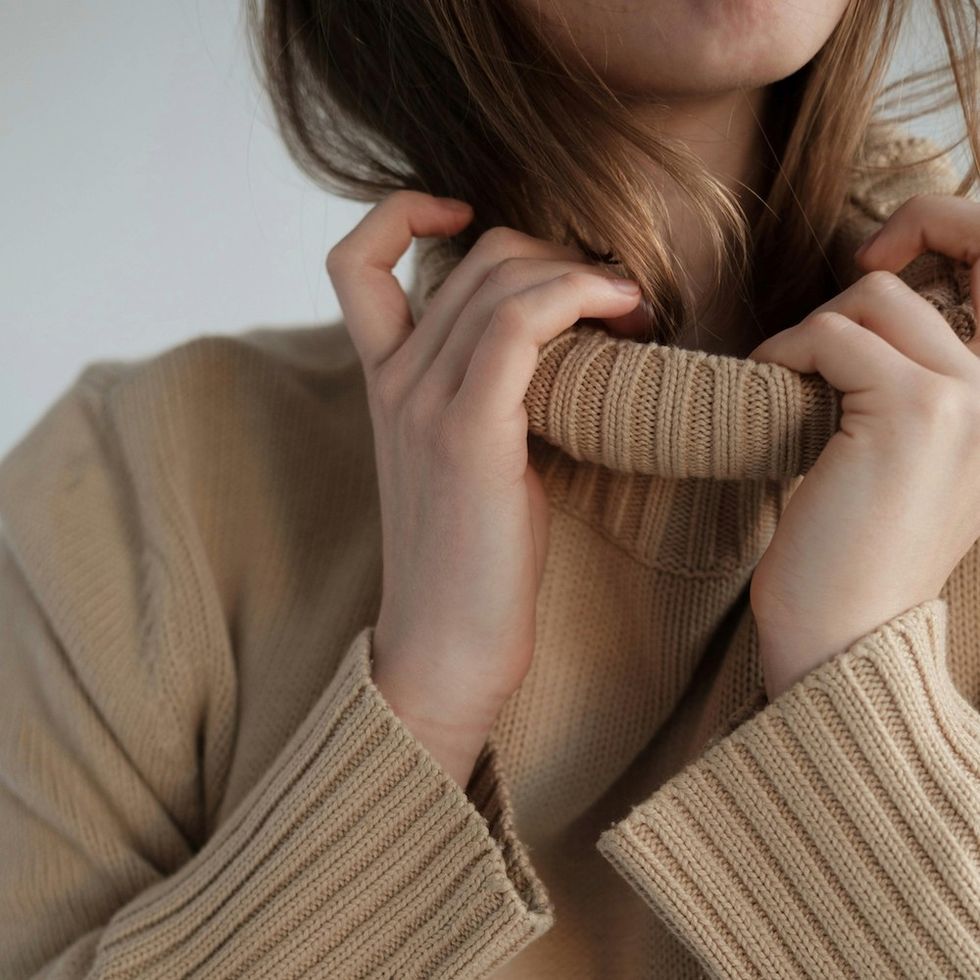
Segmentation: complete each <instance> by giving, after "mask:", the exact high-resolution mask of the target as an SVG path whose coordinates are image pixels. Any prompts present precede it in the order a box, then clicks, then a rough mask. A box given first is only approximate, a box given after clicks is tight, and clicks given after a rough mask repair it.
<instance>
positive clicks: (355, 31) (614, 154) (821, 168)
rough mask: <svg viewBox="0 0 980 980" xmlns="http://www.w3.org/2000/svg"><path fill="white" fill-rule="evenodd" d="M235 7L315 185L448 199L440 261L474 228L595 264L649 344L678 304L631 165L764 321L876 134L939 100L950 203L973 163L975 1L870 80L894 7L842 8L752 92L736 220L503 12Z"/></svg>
mask: <svg viewBox="0 0 980 980" xmlns="http://www.w3.org/2000/svg"><path fill="white" fill-rule="evenodd" d="M246 3H247V20H248V28H249V39H250V44H251V52H252V56H253V61H254V63H255V65H256V68H257V70H258V72H259V75H260V77H261V79H262V81H263V83H264V85H265V87H266V88H267V90H268V92H269V94H270V96H271V99H272V104H273V107H274V110H275V114H276V119H277V122H278V125H279V128H280V131H281V133H282V135H283V137H284V139H285V141H286V145H287V147H288V148H289V151H290V153H291V154H292V156H293V158H294V159H295V160H296V162H297V163H298V165H299V166H300V167H301V169H302V170H303V171H304V172H305V173H307V174H308V175H310V176H311V177H312V178H313V179H314V180H315V181H316V182H317V183H318V184H319V185H320V186H322V187H324V188H325V189H327V190H328V191H330V192H331V193H334V194H338V195H340V196H342V197H347V198H350V199H353V200H360V201H368V202H374V201H378V200H380V199H381V198H383V197H385V196H387V194H389V193H390V192H391V191H394V190H398V189H401V188H409V189H415V190H421V191H425V192H427V193H431V194H436V195H441V196H450V197H456V198H461V199H462V200H465V201H468V202H469V203H470V204H472V205H473V207H474V209H475V218H474V220H473V222H471V223H470V224H469V225H468V226H467V227H466V229H465V230H464V231H463V232H461V233H460V234H459V235H458V236H456V238H455V239H454V240H453V241H452V242H451V243H450V244H451V247H452V248H453V249H454V251H455V254H457V255H458V256H461V255H462V254H464V253H465V252H466V251H468V250H469V248H471V247H472V245H473V243H474V242H475V240H476V238H477V237H478V236H479V235H480V234H481V233H482V232H483V231H485V230H487V229H488V228H490V227H493V226H494V225H509V226H510V227H513V228H517V229H519V230H521V231H524V232H526V233H527V234H530V235H534V236H536V237H541V238H546V239H550V240H553V241H556V242H562V243H574V244H577V245H579V247H581V248H582V249H583V250H584V251H585V252H586V254H587V255H590V256H592V257H594V258H601V257H602V256H606V257H610V256H615V257H616V258H617V260H618V261H619V262H621V263H622V266H623V269H624V271H625V272H626V274H628V275H629V276H631V277H632V278H635V279H636V280H637V281H638V282H639V283H640V285H641V288H642V290H643V295H644V298H645V301H646V302H647V303H648V304H649V311H650V315H651V320H652V322H654V323H656V325H657V326H656V328H655V332H656V336H654V337H651V338H650V339H655V340H657V341H658V342H661V343H665V342H670V341H671V340H672V339H673V338H674V337H676V336H677V335H678V334H679V333H680V331H681V330H682V329H683V328H684V326H685V324H686V323H687V321H688V317H689V316H690V309H689V304H688V303H687V300H686V299H685V294H684V290H683V288H682V283H681V281H680V278H679V273H678V270H677V268H676V263H673V262H672V260H671V250H670V244H669V241H668V240H667V237H666V235H664V234H663V233H662V232H661V231H660V230H659V229H662V228H663V226H664V221H663V216H664V213H665V204H664V199H663V197H662V195H661V194H660V193H659V192H658V191H657V190H656V189H654V188H652V187H651V183H650V181H649V179H645V178H644V172H643V168H641V167H639V166H637V165H636V161H638V160H640V159H643V160H644V161H645V163H646V164H647V166H649V164H650V163H652V164H653V166H654V167H655V168H659V171H660V172H661V173H662V174H663V175H664V177H665V178H667V179H668V180H670V181H672V182H673V184H674V185H676V187H677V188H678V189H679V190H680V192H681V193H682V194H683V195H684V197H685V199H686V200H687V201H689V202H690V205H691V207H692V208H693V209H694V212H695V214H696V215H697V216H698V217H699V218H700V219H702V220H703V226H704V228H705V229H706V231H707V233H708V234H709V236H710V242H711V245H712V251H713V254H714V256H715V270H716V275H715V278H716V281H717V282H722V281H724V279H725V277H728V276H733V277H734V280H733V281H736V282H738V283H739V284H740V288H741V289H743V290H749V291H750V290H751V289H752V283H753V280H754V279H755V278H756V277H757V276H758V275H759V273H760V271H761V272H762V273H763V274H764V278H765V282H766V290H765V302H766V304H767V308H768V309H769V310H770V311H779V313H780V314H782V315H783V316H789V317H793V316H796V315H803V314H805V312H807V311H808V309H809V308H810V306H807V305H806V304H808V303H811V300H812V297H813V295H814V293H813V284H814V283H818V282H825V277H826V275H827V270H826V261H825V259H824V257H823V256H824V248H825V246H826V245H827V243H828V241H829V239H830V237H831V235H832V234H833V231H834V228H835V226H836V224H837V222H838V219H839V217H840V213H841V209H842V208H843V206H844V203H845V200H846V193H847V187H848V185H849V182H850V181H851V179H852V177H853V176H854V175H855V172H856V171H860V170H862V168H864V169H866V168H867V167H869V166H871V164H870V162H868V161H866V160H865V159H864V156H865V154H864V153H863V152H862V151H863V150H864V148H865V147H866V146H868V145H873V142H874V137H875V133H876V132H878V131H880V129H881V127H883V126H885V127H887V126H889V125H892V124H895V123H902V122H907V121H909V120H911V119H914V118H918V117H921V116H924V115H927V114H929V113H932V112H936V111H938V110H940V109H944V108H947V107H949V106H954V105H958V106H959V108H960V109H961V112H960V113H959V116H958V117H959V118H960V119H961V121H962V127H961V128H960V132H959V133H957V134H955V139H954V140H953V141H952V143H951V144H950V145H948V146H943V147H941V148H940V152H941V153H944V154H945V153H947V152H950V151H952V150H953V149H955V148H956V147H959V146H961V145H962V144H963V143H964V142H965V143H966V144H967V145H968V147H969V151H970V154H971V156H972V160H973V166H971V167H970V168H969V173H968V174H967V176H966V177H965V178H964V180H963V182H962V183H961V185H960V187H959V189H958V193H960V194H967V193H969V192H970V191H971V190H972V188H973V187H974V186H975V183H976V181H977V171H978V169H980V63H978V51H977V39H978V34H980V4H978V3H977V2H976V0H932V3H931V8H932V14H933V16H934V17H935V18H936V20H937V22H938V25H939V27H940V30H941V33H942V36H943V39H944V42H945V43H944V48H945V55H944V57H943V58H942V59H941V63H939V64H938V65H936V66H933V67H929V68H927V69H924V70H921V71H917V72H915V73H913V74H911V75H909V76H907V77H905V78H903V79H899V80H897V81H894V82H892V83H891V84H888V85H886V84H885V82H884V79H885V77H886V73H887V70H888V66H889V63H890V59H891V57H892V53H893V51H894V49H895V47H896V43H897V41H898V36H899V30H900V28H901V26H902V24H903V22H904V21H905V19H906V18H907V17H908V16H910V14H911V8H912V3H911V0H852V2H851V4H850V5H849V7H848V8H847V10H846V12H845V14H844V16H843V18H842V19H841V21H840V22H839V24H838V25H837V27H836V29H835V30H834V32H833V34H832V35H831V37H830V39H829V40H828V41H827V43H826V44H824V46H823V47H822V48H821V49H820V51H819V52H818V54H817V55H816V56H815V57H814V58H813V59H812V60H811V61H810V62H808V63H807V64H806V65H805V66H804V67H803V68H801V69H800V70H799V71H797V72H795V73H794V74H792V75H790V76H789V77H787V78H785V79H783V80H781V81H779V82H776V83H774V85H773V86H771V98H770V99H769V102H768V104H767V106H768V107H767V113H768V115H767V118H766V120H765V133H766V142H767V145H768V146H769V147H770V150H771V161H770V164H769V171H770V172H771V181H770V183H769V189H768V195H767V197H766V200H765V202H764V206H763V207H762V208H761V209H760V210H759V215H760V216H759V218H758V219H757V221H756V222H755V224H754V226H750V222H749V220H748V219H747V218H746V215H745V213H744V211H743V210H742V208H741V207H740V206H739V204H738V202H737V201H736V199H735V197H734V196H733V194H732V193H731V191H730V190H729V189H727V188H726V187H724V186H723V185H722V183H721V182H720V181H719V180H718V179H717V178H716V177H714V176H713V175H712V174H711V173H710V172H708V170H707V169H706V168H705V166H704V165H703V164H702V163H701V161H700V160H699V159H698V158H697V157H695V156H694V155H693V154H692V152H691V151H690V150H689V149H688V148H687V147H686V146H684V145H682V144H681V143H680V142H679V141H677V140H674V139H670V138H668V137H666V136H664V135H659V134H657V133H655V132H651V131H649V128H646V129H645V128H642V127H641V126H639V125H638V124H637V122H636V119H635V114H634V113H633V112H632V111H631V108H630V104H629V98H630V97H629V96H624V95H623V94H621V93H616V92H615V91H613V90H612V89H611V88H610V87H609V86H608V85H607V84H606V83H604V81H603V80H602V79H601V78H600V77H599V76H598V74H597V73H596V72H595V71H594V70H593V69H592V68H591V67H590V66H589V65H588V64H587V63H586V61H585V59H584V58H576V59H573V58H571V57H568V56H563V55H562V54H561V53H560V52H559V51H558V50H557V49H556V48H555V46H554V45H551V44H548V43H547V41H546V40H545V39H544V38H542V37H541V36H539V32H537V31H536V30H535V29H534V26H533V24H532V23H531V22H530V21H529V20H528V18H527V14H526V12H525V11H524V10H522V9H521V7H520V5H519V4H518V3H516V2H513V0H499V2H494V3H478V4H477V3H470V2H468V0H358V2H356V3H337V2H332V0H246ZM811 305H812V303H811ZM781 318H782V317H781Z"/></svg>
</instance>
